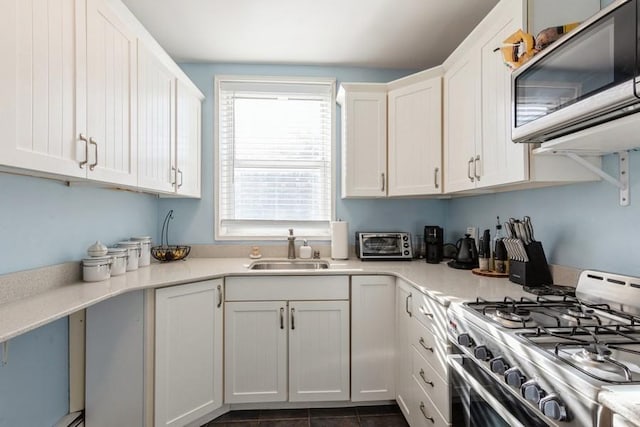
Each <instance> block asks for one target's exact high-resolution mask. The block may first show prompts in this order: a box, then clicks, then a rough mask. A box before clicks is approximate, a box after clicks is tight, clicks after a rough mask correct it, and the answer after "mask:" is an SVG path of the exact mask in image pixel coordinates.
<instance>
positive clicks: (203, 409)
mask: <svg viewBox="0 0 640 427" xmlns="http://www.w3.org/2000/svg"><path fill="white" fill-rule="evenodd" d="M222 286H223V284H222V280H221V279H218V280H209V281H206V282H197V283H191V284H188V285H180V286H172V287H169V288H162V289H158V290H157V291H156V328H155V330H156V344H155V350H156V354H155V363H156V366H155V371H156V373H155V425H156V426H178V425H180V426H182V425H185V424H187V423H189V422H192V421H194V420H196V419H198V418H200V417H202V416H203V415H206V414H207V413H209V412H212V411H213V410H215V409H217V408H219V407H220V406H222V294H223V288H222Z"/></svg>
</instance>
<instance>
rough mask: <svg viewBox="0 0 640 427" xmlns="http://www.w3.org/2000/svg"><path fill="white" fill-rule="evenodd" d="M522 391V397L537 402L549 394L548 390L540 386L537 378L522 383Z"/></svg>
mask: <svg viewBox="0 0 640 427" xmlns="http://www.w3.org/2000/svg"><path fill="white" fill-rule="evenodd" d="M520 393H521V394H522V397H524V398H525V399H527V400H528V401H529V402H532V403H535V404H538V402H540V400H541V399H542V398H544V397H545V396H546V395H547V392H546V391H544V389H543V388H542V387H540V385H539V384H538V382H537V381H536V380H529V381H527V382H526V383H524V384H522V387H520Z"/></svg>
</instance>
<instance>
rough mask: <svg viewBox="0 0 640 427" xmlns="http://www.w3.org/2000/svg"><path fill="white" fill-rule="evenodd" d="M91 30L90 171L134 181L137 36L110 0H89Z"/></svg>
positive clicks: (91, 175) (112, 179)
mask: <svg viewBox="0 0 640 427" xmlns="http://www.w3.org/2000/svg"><path fill="white" fill-rule="evenodd" d="M86 34H87V46H86V47H87V64H86V80H87V81H86V83H87V101H86V123H87V125H86V126H87V131H86V134H87V136H88V137H89V138H90V140H89V149H88V154H89V155H88V157H89V171H88V177H89V178H90V179H93V180H96V181H102V182H109V183H113V184H122V185H128V186H135V185H136V181H137V176H136V168H137V146H136V117H135V111H136V93H137V91H136V77H137V74H136V36H135V34H134V33H133V32H132V31H131V29H130V28H128V27H127V25H126V24H124V23H123V21H122V20H121V19H120V18H119V17H118V16H117V15H116V14H115V13H114V12H113V11H112V10H111V8H110V7H109V4H108V1H107V0H87V30H86ZM80 113H82V112H80ZM81 115H82V114H80V116H81ZM79 123H83V121H82V117H80V118H79Z"/></svg>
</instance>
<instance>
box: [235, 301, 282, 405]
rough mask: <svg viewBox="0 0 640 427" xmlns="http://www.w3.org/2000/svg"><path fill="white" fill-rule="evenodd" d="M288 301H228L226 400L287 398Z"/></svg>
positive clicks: (251, 400)
mask: <svg viewBox="0 0 640 427" xmlns="http://www.w3.org/2000/svg"><path fill="white" fill-rule="evenodd" d="M286 310H287V303H286V301H243V302H227V303H225V328H224V329H225V341H224V355H225V367H224V372H225V381H224V383H225V396H224V400H225V403H249V402H284V401H286V400H287V314H286Z"/></svg>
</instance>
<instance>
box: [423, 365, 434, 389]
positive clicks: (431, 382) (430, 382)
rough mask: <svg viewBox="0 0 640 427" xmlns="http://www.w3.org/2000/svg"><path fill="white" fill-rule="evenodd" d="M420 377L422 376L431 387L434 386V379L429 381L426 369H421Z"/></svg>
mask: <svg viewBox="0 0 640 427" xmlns="http://www.w3.org/2000/svg"><path fill="white" fill-rule="evenodd" d="M420 377H421V378H422V381H424V382H425V383H426V384H429V385H430V386H431V387H433V381H429V380H428V379H426V378H425V376H424V369H420Z"/></svg>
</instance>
